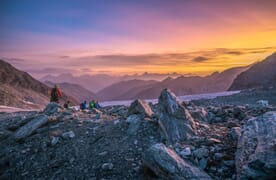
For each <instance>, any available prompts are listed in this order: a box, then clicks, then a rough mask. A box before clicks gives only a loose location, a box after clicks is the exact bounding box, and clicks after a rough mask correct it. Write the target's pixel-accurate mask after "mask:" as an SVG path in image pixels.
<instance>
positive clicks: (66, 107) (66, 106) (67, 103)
mask: <svg viewBox="0 0 276 180" xmlns="http://www.w3.org/2000/svg"><path fill="white" fill-rule="evenodd" d="M70 103H71V102H70V101H67V102H66V103H64V105H63V107H64V108H65V109H67V110H68V109H69V108H70Z"/></svg>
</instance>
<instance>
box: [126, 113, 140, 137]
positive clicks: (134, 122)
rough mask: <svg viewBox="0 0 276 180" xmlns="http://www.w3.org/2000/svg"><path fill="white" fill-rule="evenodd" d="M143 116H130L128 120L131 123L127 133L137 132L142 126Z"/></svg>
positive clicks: (133, 133)
mask: <svg viewBox="0 0 276 180" xmlns="http://www.w3.org/2000/svg"><path fill="white" fill-rule="evenodd" d="M141 121H142V118H141V116H139V115H136V114H134V115H131V116H128V118H127V120H126V122H127V123H128V124H129V127H128V130H127V134H128V135H135V134H136V133H137V130H138V129H139V127H140V124H141Z"/></svg>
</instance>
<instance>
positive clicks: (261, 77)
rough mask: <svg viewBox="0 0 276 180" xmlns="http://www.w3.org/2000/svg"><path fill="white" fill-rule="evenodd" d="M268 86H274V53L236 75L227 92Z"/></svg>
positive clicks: (275, 81) (275, 64)
mask: <svg viewBox="0 0 276 180" xmlns="http://www.w3.org/2000/svg"><path fill="white" fill-rule="evenodd" d="M270 86H276V52H275V53H273V54H272V55H270V56H268V57H267V58H265V59H264V60H263V61H261V62H259V63H256V64H254V65H253V66H252V67H251V68H249V69H248V70H247V71H244V72H243V73H241V74H240V75H238V76H237V78H236V79H235V80H234V82H233V84H232V85H231V87H230V88H229V90H242V89H250V88H259V87H270Z"/></svg>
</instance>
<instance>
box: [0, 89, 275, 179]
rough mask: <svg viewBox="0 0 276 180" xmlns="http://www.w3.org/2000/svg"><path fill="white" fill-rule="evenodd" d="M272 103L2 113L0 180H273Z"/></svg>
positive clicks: (165, 103) (162, 102) (165, 97)
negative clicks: (270, 104)
mask: <svg viewBox="0 0 276 180" xmlns="http://www.w3.org/2000/svg"><path fill="white" fill-rule="evenodd" d="M275 151H276V107H274V106H269V105H268V104H267V103H266V102H265V101H263V102H259V104H258V105H256V106H249V105H247V106H237V105H217V106H216V105H208V106H207V105H204V106H200V105H198V106H196V105H194V104H193V103H188V102H182V103H180V102H179V101H178V100H177V98H176V97H175V95H174V94H173V93H172V92H171V91H169V90H167V89H165V90H163V91H162V92H161V95H160V97H159V102H158V104H155V105H153V104H149V105H148V104H147V103H146V102H144V101H142V100H136V101H134V102H133V103H132V104H131V106H130V107H126V106H110V107H106V108H103V109H100V110H97V109H93V110H87V111H74V110H62V109H60V108H59V106H58V105H57V104H55V103H51V104H49V105H48V106H47V107H46V108H45V110H44V111H43V112H35V111H33V112H18V113H1V114H0V179H275V178H276V173H275V172H276V153H275Z"/></svg>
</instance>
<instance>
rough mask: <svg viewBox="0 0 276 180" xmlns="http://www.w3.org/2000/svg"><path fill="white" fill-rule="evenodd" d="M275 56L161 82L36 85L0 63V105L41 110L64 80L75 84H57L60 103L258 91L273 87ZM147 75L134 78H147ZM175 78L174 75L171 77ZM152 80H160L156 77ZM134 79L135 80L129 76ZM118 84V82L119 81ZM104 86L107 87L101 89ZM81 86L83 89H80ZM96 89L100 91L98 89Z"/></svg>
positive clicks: (105, 78)
mask: <svg viewBox="0 0 276 180" xmlns="http://www.w3.org/2000/svg"><path fill="white" fill-rule="evenodd" d="M275 65H276V53H274V54H272V55H271V56H268V57H267V58H265V59H264V60H263V61H260V62H258V63H255V64H253V65H251V66H246V67H235V68H230V69H227V70H225V71H223V72H220V73H218V72H215V73H213V74H211V75H209V76H205V77H200V76H190V77H185V76H179V77H167V78H166V79H163V80H161V81H160V80H145V79H144V80H142V79H130V80H129V79H128V78H130V77H131V76H128V77H127V76H124V78H126V79H127V80H121V79H124V78H123V76H121V77H114V78H111V77H112V76H109V75H94V76H93V78H91V79H90V77H91V76H89V75H87V76H86V75H84V76H81V79H82V80H80V77H74V76H72V75H71V74H63V75H60V76H58V77H57V78H56V77H55V76H48V77H47V78H44V79H51V78H52V79H51V80H52V82H51V81H46V82H45V81H44V82H40V81H38V80H36V79H34V78H33V77H32V76H30V75H29V74H28V73H26V72H22V71H20V70H18V69H16V68H14V67H13V66H12V65H10V64H9V63H7V62H5V61H3V60H0V85H1V86H0V105H7V106H13V107H20V108H41V107H43V106H45V105H46V104H47V103H48V102H49V92H50V90H51V88H50V87H52V86H53V85H54V84H56V83H57V82H59V81H61V80H64V81H66V79H67V80H68V81H72V80H74V81H77V83H72V82H71V83H68V82H62V83H57V84H58V86H59V87H60V89H61V90H62V91H63V92H64V96H63V97H64V98H63V100H62V102H64V101H66V100H70V101H71V102H73V103H74V104H78V103H79V102H81V101H83V100H88V101H89V100H91V99H97V100H99V101H111V100H132V99H137V98H140V99H154V98H157V97H158V95H159V93H160V91H161V90H162V89H164V88H169V89H171V90H172V91H173V92H175V94H176V95H178V96H181V95H189V94H200V93H212V92H220V91H226V90H242V89H250V88H258V87H270V86H276V71H275V67H276V66H275ZM147 75H149V74H146V73H145V74H144V75H138V76H139V77H141V76H144V77H147ZM174 75H175V74H174ZM156 76H158V77H161V76H160V75H159V74H156ZM132 77H135V76H132ZM119 80H121V81H119ZM117 81H118V82H117ZM97 83H98V84H101V85H99V86H98V87H97V88H98V90H99V91H98V92H96V93H94V92H93V91H92V90H91V89H87V88H86V87H87V86H91V87H92V86H93V87H95V86H97V85H96V84H97ZM104 83H107V84H110V85H109V86H107V87H104V85H103V84H104ZM82 85H85V87H84V86H82ZM99 87H104V88H102V89H100V88H99Z"/></svg>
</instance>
